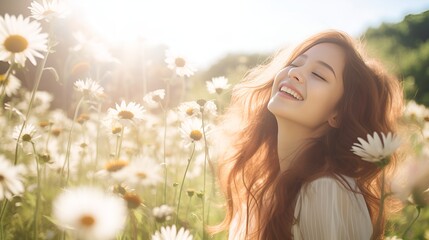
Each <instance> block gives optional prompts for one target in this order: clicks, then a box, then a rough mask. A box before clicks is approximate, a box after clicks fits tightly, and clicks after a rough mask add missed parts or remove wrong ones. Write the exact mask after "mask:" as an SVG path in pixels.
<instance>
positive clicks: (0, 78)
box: [0, 74, 7, 85]
mask: <svg viewBox="0 0 429 240" xmlns="http://www.w3.org/2000/svg"><path fill="white" fill-rule="evenodd" d="M0 85H7V79H6V74H0Z"/></svg>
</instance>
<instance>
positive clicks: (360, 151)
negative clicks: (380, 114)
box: [350, 132, 400, 162]
mask: <svg viewBox="0 0 429 240" xmlns="http://www.w3.org/2000/svg"><path fill="white" fill-rule="evenodd" d="M357 140H358V142H359V143H354V144H353V146H352V148H351V149H350V150H351V151H352V152H353V153H354V154H356V155H358V156H359V157H361V158H362V160H365V161H368V162H379V161H381V160H382V159H385V158H387V157H389V156H390V155H391V154H393V152H394V151H395V150H396V149H397V148H398V147H399V145H400V139H399V137H398V136H396V135H393V134H392V133H390V132H389V133H388V134H387V135H385V134H384V133H381V138H380V136H379V134H378V133H377V132H374V133H373V135H372V136H371V135H370V134H367V140H366V141H365V140H364V139H362V138H360V137H358V139H357Z"/></svg>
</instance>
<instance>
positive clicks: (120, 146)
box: [116, 126, 125, 159]
mask: <svg viewBox="0 0 429 240" xmlns="http://www.w3.org/2000/svg"><path fill="white" fill-rule="evenodd" d="M121 128H122V129H121V136H120V138H119V145H118V152H117V153H116V158H117V159H119V158H120V157H121V148H122V141H123V139H124V129H125V126H122V127H121Z"/></svg>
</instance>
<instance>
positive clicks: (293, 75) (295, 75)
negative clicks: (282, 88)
mask: <svg viewBox="0 0 429 240" xmlns="http://www.w3.org/2000/svg"><path fill="white" fill-rule="evenodd" d="M287 76H288V77H289V78H290V79H293V80H296V81H297V82H299V83H304V77H303V76H302V73H301V71H300V69H299V67H293V68H291V69H289V71H288V72H287Z"/></svg>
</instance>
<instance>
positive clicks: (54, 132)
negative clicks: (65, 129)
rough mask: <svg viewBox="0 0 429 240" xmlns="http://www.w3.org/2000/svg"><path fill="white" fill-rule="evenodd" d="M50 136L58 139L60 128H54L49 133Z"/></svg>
mask: <svg viewBox="0 0 429 240" xmlns="http://www.w3.org/2000/svg"><path fill="white" fill-rule="evenodd" d="M51 133H52V135H54V136H55V137H58V136H59V135H60V133H61V129H60V128H54V129H52V131H51Z"/></svg>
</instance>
